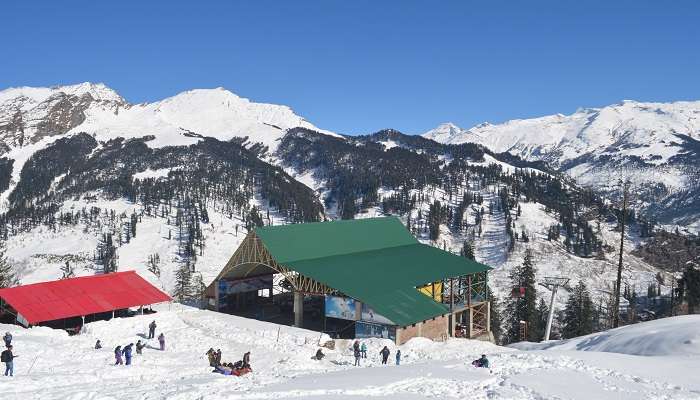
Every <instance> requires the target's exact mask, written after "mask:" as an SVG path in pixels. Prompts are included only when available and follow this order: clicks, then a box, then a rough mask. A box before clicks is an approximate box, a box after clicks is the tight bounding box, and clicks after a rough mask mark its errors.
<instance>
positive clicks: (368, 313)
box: [362, 303, 395, 325]
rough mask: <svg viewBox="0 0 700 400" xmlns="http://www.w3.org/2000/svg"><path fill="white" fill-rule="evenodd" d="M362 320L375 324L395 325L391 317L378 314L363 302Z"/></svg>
mask: <svg viewBox="0 0 700 400" xmlns="http://www.w3.org/2000/svg"><path fill="white" fill-rule="evenodd" d="M362 320H363V321H367V322H372V323H375V324H385V325H395V324H394V323H393V322H392V321H391V320H390V319H389V318H387V317H385V316H383V315H381V314H377V313H376V312H374V310H373V309H372V308H371V307H370V306H368V305H367V304H365V303H362Z"/></svg>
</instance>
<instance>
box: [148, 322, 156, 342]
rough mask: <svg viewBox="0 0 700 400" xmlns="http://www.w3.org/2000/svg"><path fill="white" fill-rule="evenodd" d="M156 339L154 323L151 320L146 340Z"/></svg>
mask: <svg viewBox="0 0 700 400" xmlns="http://www.w3.org/2000/svg"><path fill="white" fill-rule="evenodd" d="M154 337H156V321H155V320H153V321H151V323H150V324H148V338H149V339H153V338H154Z"/></svg>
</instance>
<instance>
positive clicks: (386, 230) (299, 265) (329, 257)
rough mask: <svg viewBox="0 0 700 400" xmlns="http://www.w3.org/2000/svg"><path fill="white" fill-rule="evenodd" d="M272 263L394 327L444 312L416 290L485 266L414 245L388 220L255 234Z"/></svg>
mask: <svg viewBox="0 0 700 400" xmlns="http://www.w3.org/2000/svg"><path fill="white" fill-rule="evenodd" d="M256 234H257V235H258V236H259V237H260V238H261V240H262V241H263V244H264V245H265V247H266V248H267V249H268V251H269V252H270V253H271V254H272V256H273V257H274V258H275V260H276V261H277V262H278V263H280V264H282V265H285V266H287V267H288V268H290V269H292V270H294V271H297V272H299V273H300V274H302V275H304V276H307V277H309V278H312V279H314V280H316V281H318V282H321V283H324V284H326V285H327V286H329V287H332V288H334V289H336V290H339V291H340V292H342V293H344V294H346V295H348V296H351V297H353V298H355V299H357V300H359V301H361V302H363V303H366V304H367V305H369V306H370V307H372V308H373V309H374V310H375V311H376V312H377V313H379V314H381V315H383V316H385V317H386V318H388V319H390V320H391V321H393V322H394V323H395V324H397V325H400V326H406V325H410V324H413V323H416V322H419V321H424V320H427V319H430V318H433V317H435V316H439V315H443V314H446V313H447V312H448V308H447V307H446V306H445V305H443V304H440V303H438V302H436V301H434V300H433V299H431V298H430V297H428V296H426V295H424V294H422V293H420V292H419V291H418V290H417V289H416V287H417V286H422V285H425V284H428V283H430V282H435V281H438V280H442V279H448V278H454V277H458V276H463V275H468V274H473V273H477V272H482V271H486V270H488V269H489V267H487V266H485V265H483V264H479V263H477V262H475V261H470V260H468V259H466V258H464V257H459V256H456V255H454V254H452V253H449V252H446V251H442V250H440V249H437V248H435V247H431V246H428V245H424V244H420V243H419V242H418V241H417V240H416V239H415V238H414V237H413V236H411V234H410V232H408V230H407V229H406V228H405V227H404V226H403V224H402V223H401V221H399V220H398V219H397V218H394V217H383V218H372V219H362V220H346V221H337V222H336V221H334V222H320V223H311V224H297V225H283V226H277V227H264V228H258V229H256Z"/></svg>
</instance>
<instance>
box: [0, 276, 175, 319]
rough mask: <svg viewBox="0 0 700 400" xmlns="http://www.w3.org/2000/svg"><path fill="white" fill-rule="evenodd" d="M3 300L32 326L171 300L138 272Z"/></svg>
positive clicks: (27, 289) (11, 294) (69, 282)
mask: <svg viewBox="0 0 700 400" xmlns="http://www.w3.org/2000/svg"><path fill="white" fill-rule="evenodd" d="M0 297H1V298H2V299H3V300H4V301H5V302H7V303H9V304H10V305H11V306H12V307H13V308H14V309H15V310H17V312H19V313H20V314H22V316H23V317H24V318H25V319H26V320H27V321H28V322H29V323H30V324H32V325H34V324H38V323H40V322H45V321H53V320H57V319H63V318H70V317H79V316H84V315H89V314H96V313H101V312H108V311H112V310H119V309H123V308H129V307H136V306H142V305H147V304H156V303H161V302H164V301H170V300H171V298H170V296H168V295H167V294H165V293H163V292H161V291H160V290H159V289H158V288H156V287H155V286H153V285H151V284H150V283H148V282H147V281H146V280H145V279H143V278H141V277H140V276H139V275H138V274H137V273H136V272H135V271H124V272H116V273H113V274H106V275H93V276H83V277H78V278H70V279H62V280H59V281H51V282H42V283H34V284H31V285H23V286H16V287H12V288H5V289H0Z"/></svg>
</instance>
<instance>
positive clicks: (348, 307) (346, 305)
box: [325, 296, 359, 321]
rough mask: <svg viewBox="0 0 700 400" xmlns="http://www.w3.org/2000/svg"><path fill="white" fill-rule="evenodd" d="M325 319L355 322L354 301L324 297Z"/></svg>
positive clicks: (336, 297)
mask: <svg viewBox="0 0 700 400" xmlns="http://www.w3.org/2000/svg"><path fill="white" fill-rule="evenodd" d="M325 303H326V307H325V308H326V317H330V318H340V319H349V320H352V321H355V320H357V319H359V318H357V317H358V316H357V308H356V307H355V299H351V298H349V297H338V296H326V301H325Z"/></svg>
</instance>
